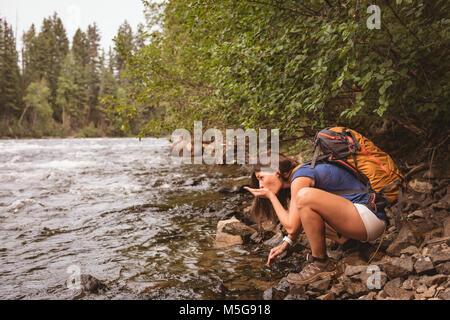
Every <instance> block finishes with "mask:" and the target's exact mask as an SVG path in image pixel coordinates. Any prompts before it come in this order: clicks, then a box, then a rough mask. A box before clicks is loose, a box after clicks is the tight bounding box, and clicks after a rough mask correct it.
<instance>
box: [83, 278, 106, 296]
mask: <svg viewBox="0 0 450 320" xmlns="http://www.w3.org/2000/svg"><path fill="white" fill-rule="evenodd" d="M80 280H81V286H82V289H83V291H84V292H88V293H98V292H99V291H100V290H104V289H106V285H105V284H103V283H102V282H101V281H100V280H98V279H97V278H94V277H93V276H91V275H90V274H82V275H81V276H80Z"/></svg>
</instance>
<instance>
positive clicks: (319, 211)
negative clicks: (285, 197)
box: [296, 188, 367, 258]
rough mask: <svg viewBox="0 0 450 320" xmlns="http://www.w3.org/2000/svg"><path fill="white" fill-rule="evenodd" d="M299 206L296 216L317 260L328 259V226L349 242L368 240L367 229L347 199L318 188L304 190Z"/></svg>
mask: <svg viewBox="0 0 450 320" xmlns="http://www.w3.org/2000/svg"><path fill="white" fill-rule="evenodd" d="M296 206H297V211H296V214H298V219H300V220H301V223H302V226H303V230H305V233H306V236H307V238H308V241H309V243H310V246H311V251H312V255H313V257H316V258H324V257H325V256H326V247H325V222H326V223H327V224H329V225H330V226H331V227H332V228H333V229H334V230H335V231H337V232H339V233H340V234H341V235H342V236H344V237H346V238H352V239H356V240H361V241H365V240H366V239H367V232H366V228H365V226H364V223H363V221H362V219H361V217H360V215H359V213H358V211H357V209H356V207H355V206H354V205H353V203H352V202H351V201H349V200H347V199H345V198H343V197H340V196H338V195H335V194H332V193H329V192H326V191H323V190H320V189H317V188H302V189H301V190H300V191H299V193H298V196H297V203H296Z"/></svg>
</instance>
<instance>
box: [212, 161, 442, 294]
mask: <svg viewBox="0 0 450 320" xmlns="http://www.w3.org/2000/svg"><path fill="white" fill-rule="evenodd" d="M291 156H292V157H298V158H297V160H299V161H300V162H301V160H302V154H300V155H299V154H297V155H292V154H291ZM422 156H423V155H422ZM420 158H421V155H419V154H416V155H415V157H411V154H404V159H420ZM422 158H423V157H422ZM399 162H400V163H402V164H403V163H406V166H404V167H403V168H401V169H402V171H403V172H404V173H406V175H407V177H408V188H407V191H406V193H405V194H404V200H403V202H402V204H401V207H399V208H396V207H391V208H388V209H387V210H386V212H387V215H388V218H389V221H390V225H389V226H388V229H387V232H386V233H385V235H384V236H383V241H382V242H381V243H380V241H379V240H378V241H374V242H370V243H359V244H357V245H356V246H353V247H346V246H341V245H338V244H336V243H334V242H333V241H331V240H328V239H327V253H328V256H329V257H331V258H332V259H333V260H335V261H336V262H337V263H338V274H337V275H336V276H334V277H331V278H327V279H323V280H319V281H316V282H314V283H312V284H309V285H292V284H290V283H288V282H287V280H286V278H285V276H287V274H289V273H291V272H299V271H301V270H302V269H303V266H304V265H305V263H306V261H305V258H306V255H307V254H308V253H310V248H309V243H308V241H307V239H306V237H305V235H304V234H302V236H301V237H300V238H299V240H298V241H297V243H295V244H294V246H293V247H292V248H290V249H289V250H287V252H285V253H283V255H282V256H280V258H279V259H278V260H277V261H276V262H275V263H274V266H273V267H272V268H273V269H274V270H277V271H278V272H279V273H281V274H283V275H284V276H283V277H281V278H280V279H279V280H278V282H277V284H276V285H274V286H272V287H271V288H269V289H267V290H265V291H264V295H263V297H264V299H268V300H271V299H286V300H291V299H292V300H297V299H300V300H305V299H319V300H340V299H362V300H374V299H375V300H397V299H400V300H411V299H415V300H449V299H450V276H449V275H450V247H449V246H450V217H449V212H450V185H449V181H450V174H449V173H450V172H449V170H448V162H446V161H442V162H441V161H439V162H435V163H434V164H433V166H432V167H430V164H431V163H430V162H428V163H427V162H422V163H417V162H416V163H413V164H411V165H408V164H407V162H406V160H405V161H404V162H403V161H399ZM239 189H240V188H239V187H236V188H235V190H239ZM249 210H250V204H249V203H248V204H246V205H243V206H242V210H241V211H240V212H237V213H236V214H235V215H234V216H233V219H234V218H237V219H238V220H240V221H242V222H244V223H243V224H242V225H239V223H238V222H236V220H228V221H222V222H221V225H220V226H219V227H218V236H217V237H218V238H219V240H224V239H225V240H228V241H229V245H233V243H234V244H235V243H243V244H244V245H246V244H248V245H254V244H256V245H259V246H260V247H261V250H264V251H265V252H267V253H268V251H269V250H270V248H271V247H274V246H276V245H278V244H280V243H281V241H282V238H283V236H284V235H285V234H286V233H285V232H284V230H283V228H282V227H281V225H278V226H269V227H268V228H265V229H266V230H264V231H260V232H255V233H253V234H250V233H251V232H250V231H249V229H247V227H251V228H256V224H254V221H252V219H251V217H250V216H249V215H248V213H249ZM227 223H228V224H229V227H228V229H227V227H226V224H227ZM224 225H225V227H224ZM223 233H228V234H229V235H232V236H233V237H234V238H231V237H228V238H227V237H224V236H223ZM220 245H221V246H224V245H225V244H224V243H220ZM378 245H379V250H378V251H377V253H376V254H375V252H376V249H377V247H378ZM373 254H375V256H374V257H373V260H372V261H371V262H370V263H368V262H369V258H370V257H371V256H372V255H373Z"/></svg>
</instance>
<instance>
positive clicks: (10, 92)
mask: <svg viewBox="0 0 450 320" xmlns="http://www.w3.org/2000/svg"><path fill="white" fill-rule="evenodd" d="M18 61H19V56H18V53H17V50H16V39H15V36H14V33H13V30H12V26H10V25H9V24H8V22H7V21H6V19H0V116H1V117H2V118H3V119H10V118H12V117H16V118H17V117H18V116H20V112H21V105H22V103H21V76H20V70H19V65H18Z"/></svg>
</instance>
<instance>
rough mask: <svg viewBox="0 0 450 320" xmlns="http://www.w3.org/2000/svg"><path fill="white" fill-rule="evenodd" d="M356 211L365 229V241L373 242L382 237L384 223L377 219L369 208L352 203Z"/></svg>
mask: <svg viewBox="0 0 450 320" xmlns="http://www.w3.org/2000/svg"><path fill="white" fill-rule="evenodd" d="M354 205H355V207H356V209H357V210H358V212H359V215H360V216H361V219H362V221H363V223H364V226H365V227H366V231H367V240H366V242H368V241H373V240H376V239H377V238H378V237H379V236H381V235H382V233H383V231H384V229H385V228H386V221H384V220H381V219H380V218H378V217H377V216H376V215H375V214H374V213H373V212H372V211H370V209H369V208H367V207H366V206H365V205H363V204H360V203H354Z"/></svg>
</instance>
